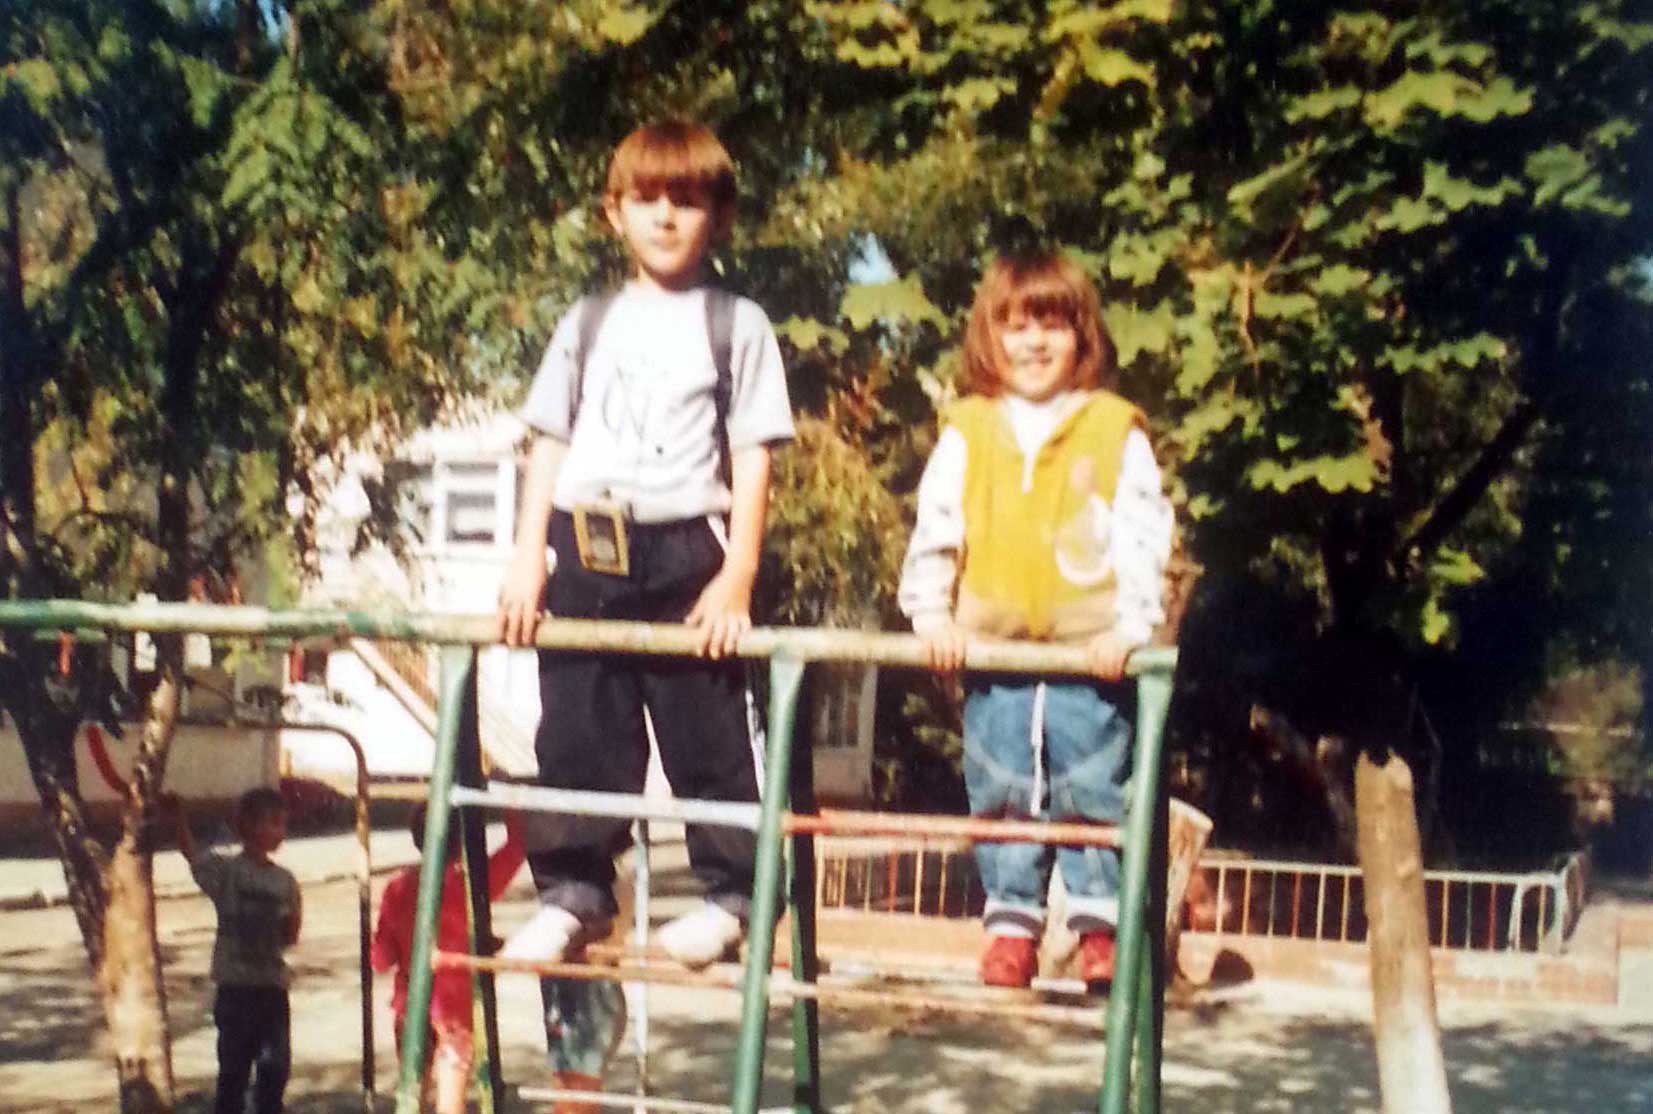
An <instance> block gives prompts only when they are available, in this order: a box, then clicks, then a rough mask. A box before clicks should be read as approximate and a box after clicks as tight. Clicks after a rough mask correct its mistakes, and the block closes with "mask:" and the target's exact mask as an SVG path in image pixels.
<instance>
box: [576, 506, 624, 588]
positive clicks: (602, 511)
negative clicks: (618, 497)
mask: <svg viewBox="0 0 1653 1114" xmlns="http://www.w3.org/2000/svg"><path fill="white" fill-rule="evenodd" d="M574 545H575V547H576V548H577V549H578V550H579V552H580V564H581V565H582V566H584V567H585V568H586V569H588V570H590V571H591V572H598V573H604V574H606V575H608V576H630V575H631V547H630V545H629V544H627V540H626V512H625V508H624V507H622V506H620V504H618V503H592V504H590V505H588V506H583V507H575V508H574Z"/></svg>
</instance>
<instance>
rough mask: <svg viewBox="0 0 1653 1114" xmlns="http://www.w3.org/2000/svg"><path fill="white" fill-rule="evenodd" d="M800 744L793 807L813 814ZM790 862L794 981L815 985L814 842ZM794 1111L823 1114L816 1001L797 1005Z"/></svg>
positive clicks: (811, 688) (802, 844) (808, 752)
mask: <svg viewBox="0 0 1653 1114" xmlns="http://www.w3.org/2000/svg"><path fill="white" fill-rule="evenodd" d="M816 679H817V680H818V679H819V671H817V673H816ZM818 692H819V686H818V685H806V686H805V692H804V698H805V700H806V702H807V701H813V700H814V699H815V698H816V697H817V694H818ZM803 718H804V722H805V723H806V724H807V723H812V722H814V718H815V717H814V715H813V713H810V714H806V715H805V716H804V717H803ZM801 742H802V746H801V747H800V746H797V745H796V744H795V745H794V748H793V750H794V752H793V755H792V803H791V807H792V811H793V812H814V811H815V760H814V753H813V740H812V739H811V738H810V735H809V733H808V731H805V732H804V733H803V738H802V740H801ZM790 858H791V871H790V880H791V913H792V978H793V980H794V981H796V982H799V983H813V982H815V980H816V979H817V978H818V977H819V975H820V973H821V962H820V955H819V953H818V951H817V948H816V934H815V869H816V863H815V837H814V836H813V835H810V834H808V833H805V832H800V833H798V834H797V835H794V836H793V837H792V854H791V856H790ZM792 1108H793V1110H794V1111H796V1112H797V1114H821V1004H820V1001H819V1000H818V999H816V998H813V997H808V998H794V999H793V1000H792Z"/></svg>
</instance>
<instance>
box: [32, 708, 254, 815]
mask: <svg viewBox="0 0 1653 1114" xmlns="http://www.w3.org/2000/svg"><path fill="white" fill-rule="evenodd" d="M138 731H139V728H138V726H137V725H136V724H128V725H127V727H126V738H125V739H124V740H123V739H112V738H109V736H108V734H107V732H106V733H105V735H104V746H105V749H106V750H107V751H108V753H109V759H110V762H111V764H112V765H113V766H114V767H115V770H116V772H117V773H118V774H120V775H121V776H123V777H124V776H126V775H127V774H128V773H129V772H130V771H131V768H132V757H133V755H134V754H135V753H136V751H137V738H138ZM280 754H281V745H280V740H279V738H278V733H277V732H276V731H274V730H271V729H269V728H259V727H196V726H192V725H185V726H182V727H179V728H178V733H177V735H176V736H174V738H173V740H172V750H171V753H170V754H169V756H168V760H167V773H166V787H167V788H168V789H170V790H172V791H173V792H175V793H177V794H178V795H179V796H180V797H183V798H184V799H185V800H189V801H203V800H205V801H226V800H234V799H235V798H236V797H239V796H240V795H241V794H242V793H244V792H246V791H247V790H248V789H254V788H257V787H259V786H263V785H275V784H276V783H277V780H278V778H279V770H280ZM75 767H76V769H75V772H76V775H77V777H78V778H79V781H80V792H81V796H82V797H84V798H85V799H86V800H87V801H89V802H92V803H94V804H96V803H110V802H113V801H114V800H115V791H114V790H113V789H111V788H110V787H109V786H108V785H107V784H105V782H104V780H103V778H102V776H101V775H99V773H98V770H97V767H96V766H95V765H94V764H93V762H92V757H91V753H90V751H89V750H88V749H87V743H86V731H85V729H84V728H83V729H82V730H81V733H80V736H79V737H78V738H77V739H76V741H75ZM19 806H25V807H27V808H31V809H32V808H38V806H39V797H38V796H36V794H35V790H34V782H33V780H32V779H31V778H30V777H29V767H28V763H27V760H26V759H25V758H24V755H23V743H22V741H21V740H20V739H19V738H18V737H17V732H16V729H15V728H13V727H12V726H11V725H10V724H9V723H8V724H7V725H6V726H5V727H0V808H4V809H5V810H6V811H7V812H8V813H12V812H13V811H14V810H15V809H16V808H17V807H19Z"/></svg>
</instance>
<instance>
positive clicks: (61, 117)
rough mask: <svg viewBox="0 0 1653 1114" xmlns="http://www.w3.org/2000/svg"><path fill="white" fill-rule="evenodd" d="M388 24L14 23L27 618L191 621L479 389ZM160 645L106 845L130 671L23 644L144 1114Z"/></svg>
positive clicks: (4, 230) (55, 829)
mask: <svg viewBox="0 0 1653 1114" xmlns="http://www.w3.org/2000/svg"><path fill="white" fill-rule="evenodd" d="M271 17H273V18H274V19H275V22H273V23H272V22H270V18H271ZM372 31H373V24H372V22H371V20H369V19H368V18H366V16H365V15H362V14H360V13H355V12H352V11H348V10H345V9H342V8H340V7H338V6H336V5H332V4H329V3H292V4H288V5H285V6H284V7H282V8H280V9H273V8H269V7H266V6H264V5H260V4H258V3H254V2H252V0H242V2H240V3H237V4H233V5H223V4H200V5H188V4H186V5H162V4H151V3H141V4H137V5H133V4H100V3H94V4H78V3H77V4H57V3H43V4H39V5H31V6H28V7H27V8H26V10H18V11H15V12H14V11H12V10H10V9H8V12H7V15H6V16H5V17H3V21H0V43H3V47H0V50H3V56H4V59H5V69H4V71H3V77H0V112H3V113H4V120H5V127H4V128H0V133H3V134H0V145H3V146H4V154H5V157H4V159H3V160H0V162H3V166H0V198H3V199H4V202H5V206H4V224H3V225H0V295H3V296H0V370H3V375H0V428H3V430H4V434H3V436H0V476H3V478H4V488H3V495H0V510H3V512H4V514H3V517H0V531H3V532H0V542H3V545H0V583H3V584H4V589H5V592H6V595H7V596H8V597H44V596H82V595H92V596H97V595H106V596H107V597H110V598H115V599H123V598H130V596H131V595H132V594H133V593H134V592H136V591H138V590H142V589H148V590H152V591H154V592H156V593H157V594H158V595H159V596H160V597H161V598H162V599H169V600H184V599H188V598H190V586H191V583H192V581H193V582H198V583H205V584H206V585H207V586H208V587H209V590H210V588H212V587H213V586H222V585H224V584H226V583H227V582H229V581H231V580H233V578H234V576H235V571H236V569H237V567H238V565H241V564H243V563H245V562H246V561H248V560H249V559H255V558H258V557H260V556H261V554H262V551H263V550H264V549H265V548H266V547H267V546H273V547H274V548H275V550H276V560H277V562H278V563H279V562H280V560H281V556H282V554H283V553H292V552H295V551H297V552H302V551H303V542H304V533H305V529H306V526H307V524H308V523H309V522H311V521H313V516H314V510H315V507H316V503H317V499H318V491H317V484H318V482H319V480H318V476H319V475H320V474H322V473H324V471H325V470H324V469H322V468H321V467H320V466H319V465H320V463H321V462H325V461H326V460H327V459H328V458H330V457H336V456H338V455H339V454H342V453H343V452H344V451H346V450H347V449H349V448H350V447H351V446H352V445H353V444H356V443H359V442H360V441H361V440H362V439H364V438H367V437H369V436H371V435H375V434H377V435H380V436H385V435H393V434H394V432H395V431H396V429H397V428H398V427H399V423H400V422H401V421H403V420H412V421H415V422H417V421H422V420H424V419H426V418H427V417H428V416H429V415H430V414H432V413H434V412H435V411H436V410H437V409H438V408H439V407H440V406H442V405H444V404H446V403H448V402H449V401H450V400H451V399H452V398H453V397H454V396H455V395H456V394H457V393H458V392H459V389H460V388H461V387H462V385H463V383H464V381H465V376H466V375H467V374H468V369H469V367H470V365H469V364H468V363H467V362H466V361H464V360H463V359H457V360H456V359H454V358H453V357H454V354H455V353H463V351H464V350H465V348H466V346H467V343H468V337H469V334H468V331H467V329H466V328H465V327H464V322H465V320H466V316H467V314H468V313H469V312H470V308H471V292H470V289H469V288H468V287H467V286H466V285H465V282H464V279H465V274H464V269H463V267H462V266H461V265H460V264H459V262H457V261H456V260H455V258H453V257H452V256H451V255H450V253H448V252H447V251H445V250H444V248H443V246H442V245H440V244H438V243H433V242H432V241H431V240H430V239H428V238H427V237H425V236H424V235H423V234H422V232H421V231H420V230H419V229H418V228H417V227H416V217H417V194H416V191H410V190H409V189H408V188H407V185H406V183H404V182H403V181H402V180H401V179H400V177H399V176H400V175H401V173H402V171H403V167H402V165H401V163H400V160H399V159H398V158H397V157H396V153H397V151H398V150H399V148H400V143H401V134H402V133H401V131H400V126H399V120H398V117H397V113H396V105H395V102H394V101H393V99H392V98H390V97H389V96H388V95H387V94H386V84H387V78H386V75H385V65H384V62H385V59H384V57H383V55H382V53H381V52H377V51H375V49H374V48H373V36H372ZM58 480H68V481H70V482H68V483H58V482H55V481H58ZM293 492H297V493H298V494H299V495H300V497H301V498H300V499H299V500H298V503H299V506H298V508H297V513H296V514H289V507H288V499H289V495H290V494H291V493H293ZM289 526H292V527H295V528H296V529H297V531H298V534H299V539H298V545H297V546H296V547H295V546H290V545H287V544H285V543H284V539H283V535H284V533H285V532H286V529H287V528H288V527H289ZM156 642H157V646H158V660H157V669H156V671H155V674H154V678H153V685H152V687H151V688H150V691H149V692H148V694H147V698H146V707H145V711H144V715H143V725H142V730H141V736H140V739H139V741H138V744H137V748H136V756H135V759H134V762H133V766H132V772H131V776H130V777H129V779H128V785H127V787H126V791H125V794H124V798H123V800H122V801H121V810H120V811H121V815H120V825H119V831H118V833H117V834H116V835H115V837H114V839H113V841H112V842H111V843H109V844H107V845H106V844H105V843H104V842H103V841H102V840H101V839H100V838H99V836H98V835H97V834H96V833H95V832H94V831H93V830H92V827H91V825H90V823H89V821H88V818H87V815H86V810H85V806H84V802H83V801H82V800H81V799H80V794H79V788H78V785H77V783H76V780H75V766H74V755H73V747H74V740H75V735H76V732H77V730H78V727H79V725H80V723H81V722H82V720H83V719H85V718H88V717H90V716H94V715H96V716H101V717H108V716H110V715H111V712H110V709H109V708H108V704H109V703H110V699H111V681H112V679H111V678H110V677H109V675H108V673H107V667H106V666H103V667H101V668H100V667H99V665H98V660H97V655H96V653H95V651H93V650H91V649H88V648H81V649H80V650H79V651H77V652H76V654H74V655H72V656H71V659H70V660H71V662H72V664H71V666H70V667H69V668H67V669H63V670H60V669H59V668H58V661H57V654H56V652H55V651H53V652H48V651H49V650H50V649H51V648H48V647H45V646H43V645H42V644H40V643H38V642H37V641H35V640H33V639H30V638H28V637H21V636H16V635H8V636H7V637H6V639H5V642H4V644H3V646H0V706H3V707H4V708H5V709H6V711H7V712H8V713H9V714H10V715H11V717H12V719H13V720H14V721H15V723H16V724H17V727H18V730H19V734H20V735H21V737H22V739H23V743H24V749H25V752H26V755H27V758H28V763H29V768H30V772H31V775H32V776H33V779H34V782H35V786H36V788H37V790H38V791H39V793H40V796H41V800H42V804H43V807H44V810H45V814H46V817H47V819H48V821H49V824H50V827H51V830H52V833H53V836H54V839H55V841H56V844H57V847H58V850H59V853H60V855H61V857H62V859H63V862H64V868H65V873H66V876H67V878H68V881H69V891H70V894H71V896H72V900H73V904H74V908H75V912H76V916H77V919H78V922H79V925H80V929H81V934H82V937H83V939H84V942H85V945H86V949H87V955H88V958H89V960H90V962H91V965H92V969H93V971H94V974H95V976H96V978H97V981H98V985H99V987H100V990H101V992H102V999H103V1002H104V1006H105V1019H106V1022H107V1024H108V1026H109V1029H110V1034H111V1037H112V1044H113V1049H114V1053H115V1061H116V1069H117V1074H118V1077H119V1086H120V1101H121V1107H122V1109H123V1110H133V1111H149V1110H166V1109H170V1108H171V1104H172V1100H173V1080H172V1074H171V1066H170V1054H169V1048H168V1044H167V1038H166V1005H165V997H164V993H163V986H162V982H161V979H160V967H159V959H158V953H157V950H156V942H155V920H154V898H153V891H152V887H151V874H150V845H149V839H148V836H147V830H148V827H147V826H148V823H149V821H150V819H151V817H152V814H153V812H154V808H155V802H156V799H157V795H158V793H159V790H160V787H161V785H162V783H163V780H164V777H165V772H166V762H167V755H168V750H169V746H170V742H171V738H172V732H173V727H174V724H175V722H176V717H177V712H178V697H179V692H180V686H181V685H182V683H183V670H182V664H183V657H182V647H181V641H180V640H179V639H178V638H176V637H171V638H157V639H156Z"/></svg>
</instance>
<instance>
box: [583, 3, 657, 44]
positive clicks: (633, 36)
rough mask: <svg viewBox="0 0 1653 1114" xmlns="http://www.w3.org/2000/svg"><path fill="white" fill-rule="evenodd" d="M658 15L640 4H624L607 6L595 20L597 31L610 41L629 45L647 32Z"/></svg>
mask: <svg viewBox="0 0 1653 1114" xmlns="http://www.w3.org/2000/svg"><path fill="white" fill-rule="evenodd" d="M659 18H660V17H659V15H658V14H656V13H655V12H651V11H649V9H648V8H646V7H643V6H641V5H635V4H625V5H622V6H620V7H618V8H609V9H608V10H607V11H605V12H604V13H603V14H602V16H601V18H599V19H598V20H597V33H598V34H599V35H601V36H602V37H603V38H605V39H608V40H609V41H610V42H616V43H619V44H620V45H621V46H630V45H631V44H632V43H634V42H636V41H637V40H638V39H640V38H642V37H643V36H644V35H645V34H647V33H648V30H649V28H650V27H653V26H654V24H655V21H656V20H658V19H659Z"/></svg>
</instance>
